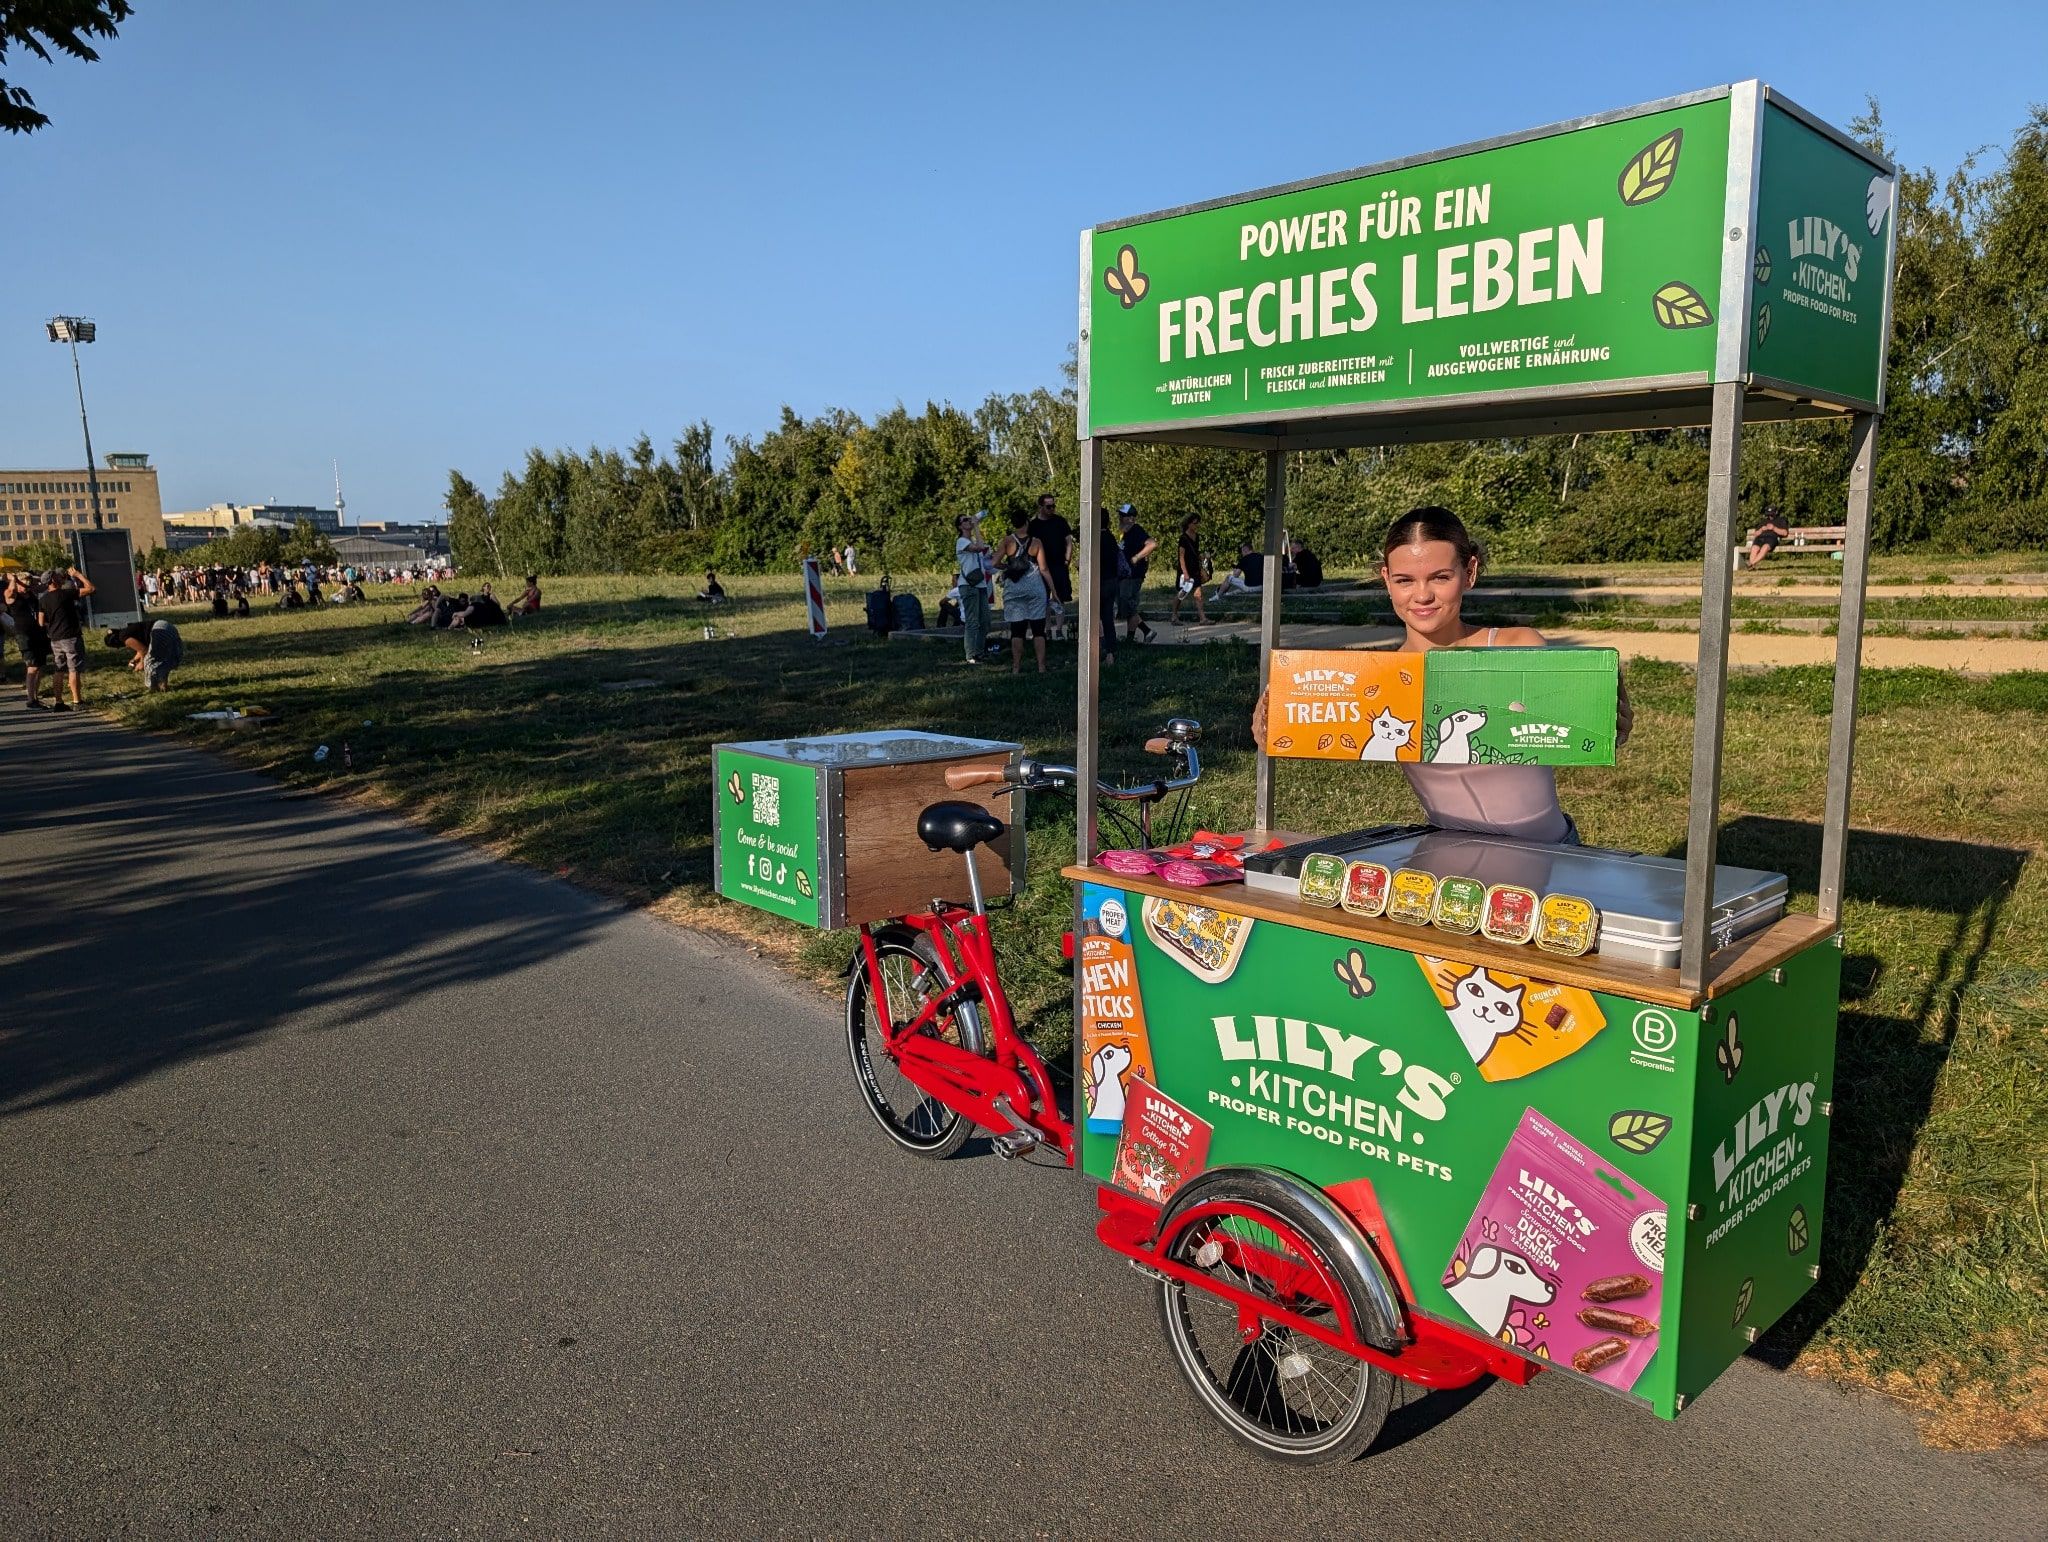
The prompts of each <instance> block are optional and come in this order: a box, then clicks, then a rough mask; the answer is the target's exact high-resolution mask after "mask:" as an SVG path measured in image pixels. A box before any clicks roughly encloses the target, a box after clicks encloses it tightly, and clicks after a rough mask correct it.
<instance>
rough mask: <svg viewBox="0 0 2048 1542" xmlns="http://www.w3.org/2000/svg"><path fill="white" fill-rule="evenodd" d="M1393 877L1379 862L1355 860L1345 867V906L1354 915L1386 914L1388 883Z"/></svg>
mask: <svg viewBox="0 0 2048 1542" xmlns="http://www.w3.org/2000/svg"><path fill="white" fill-rule="evenodd" d="M1392 877H1393V874H1391V873H1389V872H1388V871H1387V870H1386V869H1385V868H1384V867H1382V866H1380V864H1379V863H1377V862H1353V863H1352V864H1351V865H1350V866H1349V867H1347V868H1345V869H1344V908H1345V909H1346V910H1348V911H1349V912H1350V913H1351V914H1352V915H1354V916H1377V915H1384V914H1386V910H1387V883H1388V880H1390V879H1391V878H1392Z"/></svg>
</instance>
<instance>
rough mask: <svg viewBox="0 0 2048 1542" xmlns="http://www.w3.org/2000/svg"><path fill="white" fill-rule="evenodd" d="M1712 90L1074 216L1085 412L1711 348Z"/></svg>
mask: <svg viewBox="0 0 2048 1542" xmlns="http://www.w3.org/2000/svg"><path fill="white" fill-rule="evenodd" d="M1728 147H1729V99H1728V97H1727V95H1725V94H1722V95H1717V96H1714V97H1711V98H1709V99H1707V100H1704V101H1695V102H1692V103H1689V104H1686V105H1680V106H1676V107H1670V108H1666V109H1664V110H1661V111H1648V110H1646V111H1644V112H1642V113H1640V114H1637V115H1634V116H1628V117H1622V118H1619V119H1617V120H1615V121H1611V122H1604V123H1600V124H1597V125H1593V126H1589V127H1582V128H1573V129H1569V130H1565V131H1562V132H1558V133H1554V134H1548V135H1544V136H1542V137H1537V138H1531V139H1527V140H1523V141H1521V142H1519V143H1512V144H1505V145H1500V146H1496V147H1494V148H1490V149H1479V150H1473V151H1470V152H1467V153H1463V154H1452V155H1451V156H1449V157H1447V158H1444V159H1440V160H1434V161H1428V162H1424V163H1420V164H1414V165H1407V166H1402V167H1399V168H1396V169H1392V170H1387V171H1383V172H1377V173H1374V174H1371V175H1366V176H1360V177H1355V178H1351V179H1349V180H1343V181H1333V182H1327V183H1323V184H1321V185H1319V186H1314V187H1307V188H1301V189H1297V190H1295V191H1290V192H1281V193H1276V194H1271V195H1268V196H1264V197H1254V198H1250V199H1247V200H1245V201H1241V202H1235V203H1229V204H1225V205H1221V206H1218V207H1212V208H1205V209H1198V210H1194V211H1190V212H1187V213H1183V214H1175V215H1168V216H1164V217H1161V218H1158V219H1150V220H1144V221H1140V222H1138V223H1135V224H1130V225H1124V226H1120V227H1115V228H1111V229H1107V230H1096V231H1092V232H1090V233H1089V236H1088V237H1087V248H1088V263H1089V274H1090V282H1089V285H1088V290H1087V294H1088V300H1087V303H1086V305H1085V307H1084V314H1083V320H1082V329H1083V334H1084V336H1083V350H1082V354H1083V361H1084V362H1083V367H1084V369H1085V370H1086V383H1087V406H1088V411H1087V421H1086V422H1085V423H1084V424H1083V428H1082V431H1083V433H1088V432H1094V433H1107V432H1115V431H1117V430H1119V429H1126V428H1133V427H1139V426H1151V425H1165V424H1177V423H1196V422H1203V421H1214V420H1218V419H1233V418H1250V419H1260V420H1265V419H1271V418H1274V417H1280V416H1288V415H1294V414H1304V413H1310V412H1327V411H1329V410H1331V409H1334V408H1343V407H1346V406H1382V405H1386V404H1392V403H1401V402H1415V401H1428V400H1432V399H1440V398H1452V397H1463V396H1482V395H1495V394H1500V393H1505V392H1518V391H1528V390H1531V389H1536V388H1559V387H1563V388H1584V390H1585V392H1586V393H1587V394H1592V393H1594V392H1596V391H1597V390H1598V389H1599V388H1600V387H1602V386H1604V385H1608V384H1612V383H1615V382H1622V381H1640V380H1644V379H1653V378H1654V379H1670V378H1671V377H1681V378H1683V379H1687V380H1690V381H1693V382H1698V381H1703V380H1705V379H1707V378H1708V377H1709V376H1710V375H1711V373H1712V371H1713V367H1714V357H1715V341H1716V331H1717V326H1718V321H1719V318H1718V317H1717V315H1716V312H1717V311H1718V309H1719V308H1720V304H1721V301H1720V293H1721V268H1722V252H1723V247H1724V245H1725V241H1724V239H1723V234H1722V230H1721V225H1722V219H1723V215H1724V212H1725V207H1726V202H1727V186H1728V160H1729V157H1728Z"/></svg>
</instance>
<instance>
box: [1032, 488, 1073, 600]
mask: <svg viewBox="0 0 2048 1542" xmlns="http://www.w3.org/2000/svg"><path fill="white" fill-rule="evenodd" d="M1024 533H1025V534H1026V535H1028V536H1030V537H1031V539H1032V540H1034V541H1036V542H1037V543H1038V546H1039V549H1040V550H1041V551H1043V552H1044V553H1045V566H1046V571H1048V572H1049V573H1051V574H1052V597H1053V598H1054V599H1056V600H1058V601H1059V602H1060V603H1061V604H1062V605H1071V604H1072V603H1073V600H1074V579H1073V575H1072V574H1071V573H1070V572H1069V571H1068V570H1067V564H1068V562H1069V560H1070V559H1071V558H1072V556H1073V551H1074V527H1073V526H1072V525H1070V524H1068V523H1067V522H1066V520H1065V518H1064V517H1062V516H1061V514H1060V510H1059V501H1058V500H1057V499H1056V498H1054V497H1053V495H1052V494H1051V493H1042V494H1040V495H1039V499H1038V513H1037V515H1036V516H1035V517H1034V518H1033V519H1032V521H1031V523H1030V524H1028V525H1026V526H1025V527H1024Z"/></svg>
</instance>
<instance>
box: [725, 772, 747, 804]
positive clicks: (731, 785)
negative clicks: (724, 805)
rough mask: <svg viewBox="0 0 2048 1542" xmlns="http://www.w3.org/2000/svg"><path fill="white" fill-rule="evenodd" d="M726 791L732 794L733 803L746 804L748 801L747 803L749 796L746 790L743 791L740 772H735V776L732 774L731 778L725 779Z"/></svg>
mask: <svg viewBox="0 0 2048 1542" xmlns="http://www.w3.org/2000/svg"><path fill="white" fill-rule="evenodd" d="M725 790H726V791H727V792H729V793H731V794H732V801H733V802H735V803H744V802H746V801H747V795H746V792H745V790H744V789H743V788H742V787H741V786H740V774H739V772H737V771H735V772H733V774H732V775H731V776H729V777H727V778H726V779H725Z"/></svg>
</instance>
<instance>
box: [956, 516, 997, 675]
mask: <svg viewBox="0 0 2048 1542" xmlns="http://www.w3.org/2000/svg"><path fill="white" fill-rule="evenodd" d="M986 518H988V510H987V509H979V510H977V511H975V512H974V513H972V514H962V515H961V516H960V517H959V518H958V519H956V520H955V521H953V529H954V531H955V532H956V533H957V539H956V540H955V541H954V542H953V558H954V561H955V563H956V564H957V566H958V571H959V574H960V625H961V626H962V627H963V628H964V629H965V631H966V634H967V636H966V649H967V662H968V663H970V664H979V663H980V662H981V656H982V653H983V652H984V651H985V650H986V649H987V647H988V624H989V613H990V611H991V610H992V609H993V606H994V594H993V592H992V586H991V584H990V582H989V579H990V575H991V574H992V572H993V571H994V570H993V567H992V565H991V562H990V559H991V557H992V556H993V555H994V554H993V553H992V552H991V551H990V550H989V545H988V541H987V540H986V539H985V538H984V537H983V535H982V533H981V522H982V521H983V520H984V519H986Z"/></svg>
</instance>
